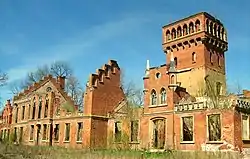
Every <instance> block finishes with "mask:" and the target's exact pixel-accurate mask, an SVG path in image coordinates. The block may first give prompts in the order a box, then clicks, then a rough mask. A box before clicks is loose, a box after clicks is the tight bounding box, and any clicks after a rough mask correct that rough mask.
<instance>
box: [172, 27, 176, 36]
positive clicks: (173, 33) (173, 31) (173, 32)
mask: <svg viewBox="0 0 250 159" xmlns="http://www.w3.org/2000/svg"><path fill="white" fill-rule="evenodd" d="M171 34H172V39H175V38H176V30H175V28H173V29H172V31H171Z"/></svg>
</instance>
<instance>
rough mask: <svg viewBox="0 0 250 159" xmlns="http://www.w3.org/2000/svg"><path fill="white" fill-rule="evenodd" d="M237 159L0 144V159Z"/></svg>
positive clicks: (228, 154)
mask: <svg viewBox="0 0 250 159" xmlns="http://www.w3.org/2000/svg"><path fill="white" fill-rule="evenodd" d="M85 158H86V159H92V158H93V159H186V158H187V159H188V158H190V159H221V158H226V159H238V158H240V155H239V154H237V153H233V152H214V153H213V152H210V153H209V152H201V151H195V152H184V151H166V152H161V153H160V152H158V153H152V152H147V151H133V150H119V151H118V150H114V149H110V150H82V149H81V150H80V149H70V148H62V147H48V146H23V145H11V144H0V159H85Z"/></svg>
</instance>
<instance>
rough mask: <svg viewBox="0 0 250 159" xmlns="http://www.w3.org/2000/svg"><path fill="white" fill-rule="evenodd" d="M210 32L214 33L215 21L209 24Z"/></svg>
mask: <svg viewBox="0 0 250 159" xmlns="http://www.w3.org/2000/svg"><path fill="white" fill-rule="evenodd" d="M209 33H210V34H211V35H213V23H212V22H211V23H210V24H209Z"/></svg>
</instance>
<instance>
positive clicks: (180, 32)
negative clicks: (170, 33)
mask: <svg viewBox="0 0 250 159" xmlns="http://www.w3.org/2000/svg"><path fill="white" fill-rule="evenodd" d="M181 36H182V30H181V26H178V27H177V37H178V38H179V37H181Z"/></svg>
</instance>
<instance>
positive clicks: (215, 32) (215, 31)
mask: <svg viewBox="0 0 250 159" xmlns="http://www.w3.org/2000/svg"><path fill="white" fill-rule="evenodd" d="M214 36H216V37H217V25H216V24H214Z"/></svg>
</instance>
